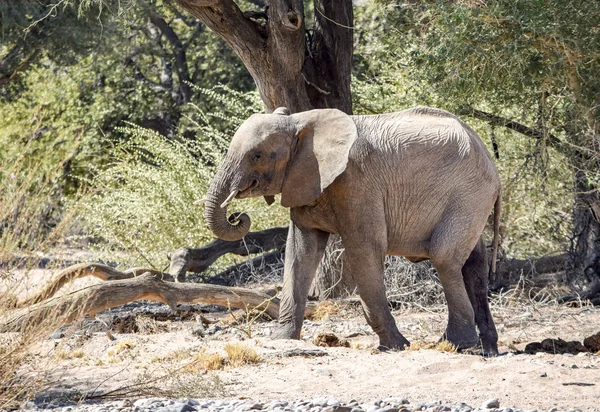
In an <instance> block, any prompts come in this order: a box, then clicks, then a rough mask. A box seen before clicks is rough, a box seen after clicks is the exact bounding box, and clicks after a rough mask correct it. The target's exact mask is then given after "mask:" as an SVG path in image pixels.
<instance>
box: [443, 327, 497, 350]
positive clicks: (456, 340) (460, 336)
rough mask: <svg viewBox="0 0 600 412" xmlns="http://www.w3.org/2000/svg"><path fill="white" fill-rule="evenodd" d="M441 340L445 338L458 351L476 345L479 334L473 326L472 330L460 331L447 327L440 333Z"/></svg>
mask: <svg viewBox="0 0 600 412" xmlns="http://www.w3.org/2000/svg"><path fill="white" fill-rule="evenodd" d="M441 340H447V341H448V342H450V343H451V344H453V345H454V347H456V349H457V350H459V351H460V350H464V349H470V348H474V347H477V346H478V345H479V342H480V341H479V336H478V335H477V332H476V331H475V327H473V328H472V330H471V329H470V328H469V329H467V330H464V329H463V330H460V331H455V330H451V329H450V328H448V329H447V330H446V333H444V334H443V335H442V339H441ZM496 351H497V350H496Z"/></svg>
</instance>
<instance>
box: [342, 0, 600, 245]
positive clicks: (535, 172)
mask: <svg viewBox="0 0 600 412" xmlns="http://www.w3.org/2000/svg"><path fill="white" fill-rule="evenodd" d="M546 3H547V2H508V1H500V2H491V3H489V4H487V3H483V2H462V1H461V2H434V1H429V2H418V3H413V2H410V3H405V4H403V5H402V6H398V5H396V4H395V3H394V4H390V3H388V2H381V3H378V4H376V5H373V4H371V5H366V6H365V7H363V8H362V9H360V11H359V12H357V13H356V22H355V26H357V30H356V31H355V32H356V33H357V34H356V39H357V40H358V41H357V47H356V51H357V55H358V57H357V58H356V60H357V61H358V62H359V64H357V65H356V66H355V73H354V76H355V79H354V81H353V98H354V108H355V112H358V113H379V112H385V111H392V110H400V109H404V108H407V107H411V106H414V105H429V106H437V107H441V108H444V109H446V110H449V111H451V112H455V113H456V112H459V113H462V117H463V118H464V119H465V120H466V121H468V123H469V124H471V125H472V126H473V127H474V128H475V129H476V130H477V131H478V133H479V134H480V135H481V136H482V138H483V139H484V141H485V142H486V143H487V145H488V147H489V149H490V152H491V151H492V146H493V144H492V139H493V140H494V141H495V142H496V144H497V147H498V155H499V159H497V160H496V164H497V166H498V168H499V171H500V174H501V177H502V181H503V186H504V197H503V198H504V204H505V208H504V212H503V226H504V227H503V248H504V250H505V252H506V253H507V254H509V255H512V256H531V255H537V256H539V255H540V254H545V253H553V252H556V251H559V250H566V249H568V247H569V239H570V237H571V233H572V230H573V226H572V221H571V220H570V219H569V217H570V216H571V215H572V213H573V196H574V192H573V186H574V177H573V174H574V168H581V167H584V168H586V171H587V175H588V179H589V180H590V182H594V181H596V180H597V168H594V167H593V166H594V162H588V163H582V162H581V160H579V159H580V157H578V156H577V155H576V153H575V150H573V148H574V147H575V146H570V145H571V144H573V145H577V148H580V147H582V145H583V147H588V148H590V149H591V150H592V152H591V153H592V155H593V151H594V150H595V151H596V153H598V148H597V147H596V148H595V146H594V143H592V142H591V141H590V137H591V136H594V135H596V136H597V132H595V131H594V128H597V125H596V124H595V123H594V122H592V121H590V114H591V113H592V112H593V110H595V109H593V107H594V106H593V104H592V103H593V101H592V100H593V99H592V96H594V93H596V94H595V95H596V96H597V92H594V90H597V89H598V85H599V84H600V77H599V76H598V75H597V73H598V71H597V70H595V69H594V67H595V65H596V64H597V63H598V61H599V60H598V58H597V56H600V50H599V49H598V45H599V44H600V42H599V41H597V39H596V37H597V36H598V31H597V29H594V27H593V25H594V24H595V23H594V22H595V21H596V20H594V19H593V18H592V17H591V16H596V15H599V14H598V13H600V7H598V5H596V4H594V5H591V4H590V3H586V4H585V5H583V3H582V2H578V1H570V2H560V3H557V2H552V7H550V8H549V9H548V10H554V9H555V8H559V9H560V11H559V12H557V13H554V12H552V13H549V12H548V10H546V9H544V8H545V4H546ZM580 3H581V4H580ZM579 6H581V7H579ZM538 9H539V10H541V9H544V10H543V12H540V13H538V12H537V11H536V10H538ZM539 10H538V11H539ZM581 10H586V12H587V13H588V15H586V16H584V15H582V14H581ZM553 13H554V14H553ZM588 17H589V18H588ZM384 33H385V34H384ZM531 33H535V36H532V34H531ZM551 46H552V47H553V48H552V47H551ZM567 46H568V47H569V48H570V49H568V48H567ZM571 49H572V50H571ZM569 50H571V51H572V52H573V53H575V55H577V56H578V57H577V59H575V60H573V59H570V57H569V56H571V54H572V53H571V51H569ZM575 51H576V52H575ZM570 53H571V54H570ZM584 56H585V58H584ZM594 56H596V57H594ZM571 57H572V56H571ZM542 66H543V67H542ZM573 71H575V72H576V73H580V75H578V76H577V77H578V79H577V81H575V80H574V79H573V77H572V74H573ZM584 73H585V75H584ZM584 86H585V89H586V91H585V93H582V90H583V88H584ZM588 91H590V94H588ZM472 108H477V109H479V110H483V111H485V112H488V113H492V114H495V115H499V116H502V117H504V118H506V119H509V120H512V121H517V122H520V123H522V124H524V125H530V127H531V128H532V129H535V130H539V131H540V134H541V135H542V136H545V137H543V138H541V139H533V138H531V137H526V136H523V135H521V134H518V133H516V132H513V131H510V130H508V129H506V128H504V127H501V126H496V127H494V126H490V125H489V124H487V123H486V122H484V121H482V120H478V119H474V118H469V117H468V116H469V114H470V113H471V112H470V110H472ZM594 133H595V134H594ZM550 136H553V137H555V139H554V140H552V138H551V137H550ZM584 136H587V137H584ZM586 139H587V140H586ZM596 139H597V137H596ZM557 141H558V143H557ZM586 142H587V143H586ZM584 150H585V149H584ZM590 187H593V185H591V186H590Z"/></svg>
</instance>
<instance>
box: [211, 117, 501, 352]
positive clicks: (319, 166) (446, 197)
mask: <svg viewBox="0 0 600 412" xmlns="http://www.w3.org/2000/svg"><path fill="white" fill-rule="evenodd" d="M236 191H237V192H236ZM232 192H233V195H232V196H235V197H237V198H246V197H256V196H265V200H266V201H267V203H269V204H270V203H271V202H272V201H273V196H274V195H276V194H281V204H282V205H283V206H285V207H289V208H290V214H291V223H290V230H289V236H288V240H287V246H286V259H285V272H284V286H283V291H282V300H281V309H280V317H279V325H280V326H279V330H278V331H277V332H276V334H275V335H276V337H280V338H292V339H299V338H300V330H301V327H302V322H303V315H304V310H305V307H306V301H307V295H308V289H309V286H310V284H311V282H312V279H313V277H314V274H315V271H316V269H317V265H318V264H319V261H320V259H321V258H322V256H323V253H324V250H325V245H326V244H327V239H328V237H329V234H332V233H333V234H339V235H340V236H341V238H342V242H343V244H344V247H345V249H346V252H345V253H344V255H343V259H344V262H343V263H344V270H347V271H348V273H350V274H351V275H352V277H353V279H354V281H355V282H356V285H357V287H358V291H359V294H360V297H361V301H362V305H363V308H364V312H365V317H366V319H367V322H368V323H369V325H371V327H372V328H373V330H374V331H375V332H376V333H377V335H378V336H379V341H380V347H382V348H400V349H402V348H404V347H406V346H407V345H408V344H409V342H408V341H407V340H406V339H405V338H404V336H402V334H401V333H400V332H399V331H398V328H397V327H396V324H395V321H394V318H393V317H392V314H391V312H390V309H389V307H388V304H387V300H386V296H385V287H384V282H383V269H384V258H385V255H386V254H391V255H400V256H406V257H407V258H408V259H409V260H411V261H414V262H416V261H420V260H424V259H431V261H432V263H433V265H434V266H435V268H436V269H437V272H438V274H439V278H440V281H441V284H442V286H443V288H444V293H445V295H446V299H447V301H448V313H449V315H448V326H447V329H446V332H445V335H444V337H445V338H446V339H448V340H449V341H450V342H452V343H453V344H455V345H456V346H458V347H459V348H469V347H472V346H475V345H476V344H477V343H478V342H479V341H481V343H482V344H483V348H484V350H485V351H486V352H488V353H490V354H494V353H497V339H498V335H497V333H496V328H495V326H494V322H493V320H492V316H491V314H490V310H489V306H488V302H487V268H488V265H487V261H486V250H485V245H484V243H483V241H482V240H481V239H480V237H481V234H482V232H483V230H484V227H485V224H486V221H487V218H488V215H489V214H490V211H491V209H492V208H494V212H495V213H494V214H495V220H494V258H495V253H496V248H497V229H498V222H499V213H500V179H499V177H498V173H497V171H496V168H495V166H494V164H493V161H492V160H491V157H490V155H489V153H488V152H487V150H486V148H485V146H484V144H483V142H482V141H481V139H480V138H479V137H478V136H477V134H476V133H475V132H474V131H473V130H472V129H471V128H470V127H469V126H467V125H466V124H465V123H463V122H462V121H461V120H459V119H458V118H457V117H455V116H454V115H452V114H450V113H447V112H444V111H441V110H437V109H431V108H423V107H419V108H414V109H410V110H405V111H402V112H399V113H390V114H383V115H376V116H348V115H346V114H344V113H343V112H341V111H339V110H335V109H319V110H311V111H308V112H302V113H297V114H292V115H289V113H288V111H287V109H285V108H280V109H278V110H276V111H275V113H273V114H258V115H253V116H251V117H250V118H249V119H248V120H246V121H245V122H244V123H243V124H242V126H241V127H240V128H239V130H238V131H237V132H236V134H235V136H234V137H233V140H232V142H231V146H230V148H229V151H228V153H227V156H226V158H225V161H224V162H223V164H222V165H221V166H220V168H219V171H218V173H217V175H216V177H215V179H214V180H213V182H212V184H211V186H210V189H209V193H208V196H207V200H206V209H205V216H206V219H207V222H208V224H209V226H210V228H211V229H212V231H213V232H214V233H215V235H217V236H218V237H220V238H221V239H225V240H237V239H239V238H241V237H243V236H244V235H245V234H246V233H247V232H248V230H249V228H250V219H249V218H248V216H247V215H245V214H239V213H236V214H234V215H232V216H230V218H229V220H228V219H227V215H226V212H227V204H228V203H229V202H228V201H227V198H228V197H231V196H230V193H232ZM494 260H495V259H494ZM475 325H477V327H478V329H479V336H478V334H477V331H476V329H475Z"/></svg>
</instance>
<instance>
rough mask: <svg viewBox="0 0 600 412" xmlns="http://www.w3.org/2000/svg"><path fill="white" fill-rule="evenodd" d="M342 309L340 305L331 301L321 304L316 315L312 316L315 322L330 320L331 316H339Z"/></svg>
mask: <svg viewBox="0 0 600 412" xmlns="http://www.w3.org/2000/svg"><path fill="white" fill-rule="evenodd" d="M340 309H341V308H340V305H339V304H338V303H336V302H332V301H330V300H325V301H322V302H319V303H318V305H317V307H316V308H315V311H314V313H313V314H312V315H311V319H312V320H314V321H321V320H326V319H329V318H330V317H331V316H334V315H337V314H338V313H339V312H340Z"/></svg>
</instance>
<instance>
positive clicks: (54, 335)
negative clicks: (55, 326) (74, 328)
mask: <svg viewBox="0 0 600 412" xmlns="http://www.w3.org/2000/svg"><path fill="white" fill-rule="evenodd" d="M64 337H65V333H64V332H63V331H62V330H60V329H59V330H57V331H54V333H52V335H50V339H62V338H64Z"/></svg>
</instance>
